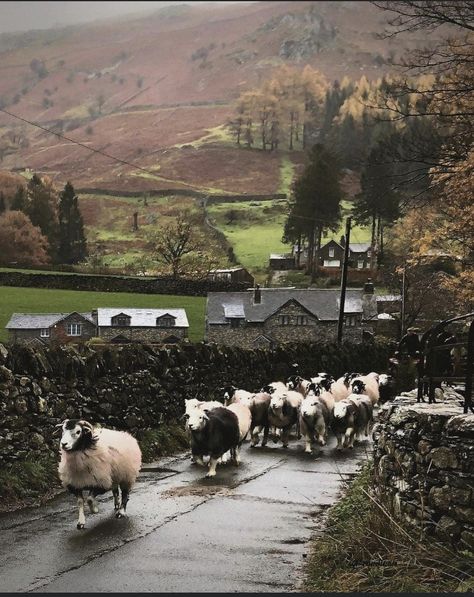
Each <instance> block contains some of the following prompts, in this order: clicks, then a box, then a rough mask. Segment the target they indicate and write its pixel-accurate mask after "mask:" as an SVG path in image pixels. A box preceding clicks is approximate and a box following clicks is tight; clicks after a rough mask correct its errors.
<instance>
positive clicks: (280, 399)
mask: <svg viewBox="0 0 474 597" xmlns="http://www.w3.org/2000/svg"><path fill="white" fill-rule="evenodd" d="M262 391H264V392H267V393H268V394H270V395H271V400H270V406H269V409H268V421H269V423H270V425H272V426H273V427H276V428H278V429H281V441H282V443H283V447H284V448H287V447H288V440H289V435H290V429H291V427H292V426H293V425H294V424H296V434H297V437H298V439H299V438H300V437H301V435H300V430H299V416H298V411H299V407H300V405H301V402H302V401H303V396H302V394H300V392H295V391H294V390H289V389H288V388H287V387H286V385H285V384H284V383H283V382H280V381H276V382H273V383H270V384H268V385H267V386H265V387H264V388H263V390H262ZM273 441H275V442H277V441H278V437H277V436H276V434H275V435H274V437H273Z"/></svg>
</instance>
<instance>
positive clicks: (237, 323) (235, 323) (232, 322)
mask: <svg viewBox="0 0 474 597" xmlns="http://www.w3.org/2000/svg"><path fill="white" fill-rule="evenodd" d="M241 321H242V320H241V319H237V318H236V317H233V318H232V319H231V320H230V327H231V328H238V327H240V322H241Z"/></svg>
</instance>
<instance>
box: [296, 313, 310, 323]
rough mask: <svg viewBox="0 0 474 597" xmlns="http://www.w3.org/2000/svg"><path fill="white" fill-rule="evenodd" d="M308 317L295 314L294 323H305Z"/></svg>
mask: <svg viewBox="0 0 474 597" xmlns="http://www.w3.org/2000/svg"><path fill="white" fill-rule="evenodd" d="M307 323H308V318H307V317H306V315H297V316H296V325H307Z"/></svg>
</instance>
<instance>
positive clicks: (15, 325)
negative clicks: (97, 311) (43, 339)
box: [5, 311, 94, 330]
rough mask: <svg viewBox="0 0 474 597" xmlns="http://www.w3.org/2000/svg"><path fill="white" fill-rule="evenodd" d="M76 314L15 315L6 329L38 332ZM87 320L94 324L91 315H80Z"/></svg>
mask: <svg viewBox="0 0 474 597" xmlns="http://www.w3.org/2000/svg"><path fill="white" fill-rule="evenodd" d="M72 313H76V311H72V312H71V313H13V315H12V316H11V317H10V321H9V322H8V323H7V325H6V326H5V328H6V329H7V330H37V329H42V328H49V327H51V326H52V325H54V324H55V323H58V321H61V320H62V319H64V318H65V317H67V316H68V315H71V314H72ZM78 315H82V317H84V318H85V319H87V320H88V321H90V322H91V323H94V321H93V319H92V317H91V314H90V313H78Z"/></svg>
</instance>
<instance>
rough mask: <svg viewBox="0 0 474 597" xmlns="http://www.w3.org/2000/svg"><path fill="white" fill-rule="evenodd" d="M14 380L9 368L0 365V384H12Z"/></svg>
mask: <svg viewBox="0 0 474 597" xmlns="http://www.w3.org/2000/svg"><path fill="white" fill-rule="evenodd" d="M14 380H15V378H14V376H13V373H12V372H11V371H10V369H7V368H6V367H5V366H4V365H2V366H0V384H2V386H7V385H10V384H13V382H14Z"/></svg>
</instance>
